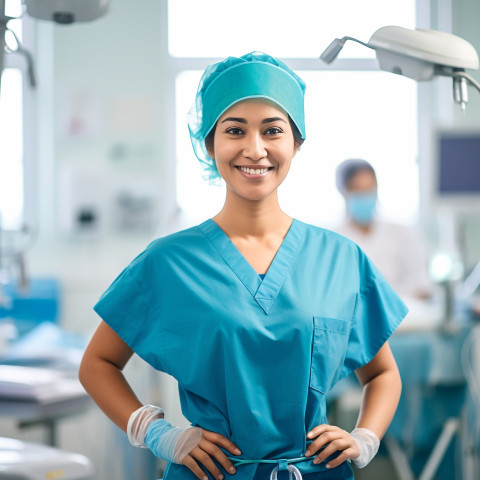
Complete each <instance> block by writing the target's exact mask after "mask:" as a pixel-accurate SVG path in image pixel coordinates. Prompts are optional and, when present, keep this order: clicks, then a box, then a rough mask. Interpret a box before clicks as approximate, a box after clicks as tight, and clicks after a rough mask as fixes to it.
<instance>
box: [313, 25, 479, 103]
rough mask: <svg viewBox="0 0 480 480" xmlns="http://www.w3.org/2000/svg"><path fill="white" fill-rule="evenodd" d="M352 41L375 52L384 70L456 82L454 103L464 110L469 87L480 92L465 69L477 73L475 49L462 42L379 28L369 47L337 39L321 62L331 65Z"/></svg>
mask: <svg viewBox="0 0 480 480" xmlns="http://www.w3.org/2000/svg"><path fill="white" fill-rule="evenodd" d="M347 40H352V41H354V42H357V43H360V44H362V45H364V46H365V47H368V48H371V49H373V50H375V53H376V56H377V59H378V63H379V65H380V68H381V69H382V70H385V71H387V72H392V73H396V74H398V75H403V76H405V77H408V78H413V79H414V80H417V81H425V80H431V79H432V78H433V77H434V76H447V77H452V78H453V99H454V101H455V102H456V103H458V104H460V105H461V107H462V109H463V110H465V104H466V103H467V102H468V90H467V84H468V83H470V84H471V85H473V86H474V87H475V88H476V89H477V90H478V91H480V83H478V82H477V81H476V80H475V79H474V78H473V77H472V76H471V75H469V74H468V73H466V72H465V69H472V70H477V69H478V55H477V52H476V50H475V48H474V47H473V46H472V45H471V44H470V43H468V42H467V41H466V40H464V39H463V38H460V37H457V36H456V35H452V34H450V33H445V32H439V31H437V30H424V29H420V28H417V29H415V30H409V29H408V28H403V27H397V26H388V27H382V28H379V29H378V30H377V31H376V32H375V33H374V34H373V35H372V36H371V38H370V40H369V41H368V43H365V42H362V41H360V40H357V39H356V38H352V37H343V38H336V39H335V40H334V41H333V42H332V43H331V44H330V45H329V46H328V47H327V48H326V49H325V51H324V52H323V53H322V55H321V56H320V58H321V59H322V60H323V61H324V62H326V63H331V62H333V60H335V58H337V55H338V54H339V53H340V50H342V48H343V46H344V45H345V42H346V41H347Z"/></svg>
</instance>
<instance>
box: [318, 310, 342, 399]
mask: <svg viewBox="0 0 480 480" xmlns="http://www.w3.org/2000/svg"><path fill="white" fill-rule="evenodd" d="M313 323H314V325H313V326H314V330H313V343H312V364H311V368H310V387H311V388H314V389H315V390H318V391H319V392H321V393H327V392H328V391H329V390H330V389H331V388H332V386H333V385H334V384H335V382H336V380H337V379H338V377H339V376H340V373H341V370H342V367H343V362H344V360H345V353H346V350H347V344H348V332H349V327H350V325H349V322H347V321H345V320H339V319H337V318H326V317H313Z"/></svg>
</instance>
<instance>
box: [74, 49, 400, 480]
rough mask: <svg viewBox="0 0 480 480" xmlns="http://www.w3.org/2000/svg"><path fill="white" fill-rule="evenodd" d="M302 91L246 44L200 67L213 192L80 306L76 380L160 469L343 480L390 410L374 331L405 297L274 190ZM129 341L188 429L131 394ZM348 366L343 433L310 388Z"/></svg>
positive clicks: (387, 364) (390, 390) (300, 118)
mask: <svg viewBox="0 0 480 480" xmlns="http://www.w3.org/2000/svg"><path fill="white" fill-rule="evenodd" d="M304 90H305V85H304V83H303V81H302V80H301V79H300V78H299V77H298V76H297V75H295V73H293V72H292V71H291V70H290V69H289V68H288V67H287V66H286V65H285V64H283V63H282V62H280V61H279V60H276V59H274V58H272V57H270V56H268V55H265V54H261V53H251V54H247V55H245V56H243V57H240V58H233V57H230V58H228V59H226V60H225V61H223V62H220V63H218V64H215V65H213V66H210V67H209V68H207V70H206V72H205V74H204V76H203V77H202V80H201V83H200V86H199V90H198V93H197V101H196V106H195V109H196V115H192V116H191V118H190V123H189V128H190V135H191V139H192V143H193V146H194V150H195V152H196V154H197V156H198V158H199V159H200V160H201V162H202V164H203V165H204V167H205V170H206V173H207V177H208V178H210V180H215V179H216V178H218V177H222V178H223V179H224V180H225V182H226V185H227V194H226V200H225V205H224V207H223V209H222V210H221V211H220V212H219V214H218V215H216V216H215V217H214V218H213V219H209V220H207V221H206V222H204V223H202V224H201V225H199V226H197V227H193V228H190V229H188V230H184V231H181V232H178V233H176V234H173V235H170V236H168V237H164V238H160V239H158V240H156V241H154V242H153V243H152V244H151V245H149V246H148V248H147V249H146V250H145V251H144V252H143V253H141V254H140V255H139V256H138V257H137V258H136V259H135V260H134V261H133V262H132V263H131V264H130V265H129V266H128V267H127V268H126V269H125V270H124V271H123V272H122V274H121V275H120V276H119V277H118V278H117V279H116V280H115V282H114V283H113V284H112V285H111V286H110V288H109V289H108V290H107V291H106V292H105V293H104V295H103V296H102V298H101V299H100V301H99V302H98V304H97V305H96V307H95V309H96V311H97V312H98V313H99V314H100V316H101V317H102V319H103V321H102V322H101V324H100V326H99V327H98V330H97V331H96V333H95V335H94V336H93V338H92V340H91V342H90V344H89V346H88V348H87V350H86V352H85V356H84V359H83V361H82V365H81V369H80V379H81V380H82V383H83V385H84V386H85V388H86V390H87V391H88V392H89V393H90V395H91V396H92V397H93V399H94V400H95V401H96V402H97V404H98V405H99V406H100V407H101V408H102V409H103V410H104V411H105V413H106V414H107V415H108V416H109V417H110V418H111V419H112V420H113V421H114V422H115V423H116V424H117V425H118V426H119V427H120V428H122V429H123V430H127V433H128V434H129V438H130V440H131V442H132V443H133V444H135V445H139V446H144V445H145V446H147V447H149V448H150V449H151V450H152V451H153V452H154V453H155V454H156V455H157V456H159V457H160V458H164V459H167V460H168V461H169V462H170V463H169V464H168V467H167V470H166V472H165V477H164V479H165V480H172V479H173V480H183V479H185V480H187V479H195V478H210V479H211V478H215V479H217V478H218V479H222V478H237V479H242V480H243V479H244V480H247V479H248V480H252V479H256V480H260V479H268V478H276V476H278V478H282V477H283V476H284V475H285V474H287V473H288V472H287V471H286V470H287V469H288V470H289V471H290V472H292V473H294V474H295V476H296V478H301V476H300V472H301V474H302V475H303V478H305V479H311V480H313V479H326V478H341V479H353V473H352V469H351V467H350V464H349V462H347V461H346V460H350V459H352V462H353V463H354V464H355V465H357V466H360V467H361V466H364V465H365V464H366V463H368V461H369V460H370V459H371V458H372V457H373V456H374V455H375V453H376V451H377V449H378V442H379V440H378V439H379V438H381V437H382V435H383V434H384V433H385V431H386V429H387V427H388V425H389V423H390V421H391V419H392V417H393V415H394V412H395V409H396V405H397V403H398V399H399V396H400V390H401V384H400V378H399V375H398V371H397V368H396V365H395V361H394V359H393V357H392V354H391V352H390V349H389V347H388V343H386V340H387V339H388V337H389V336H390V335H391V334H392V332H393V331H394V329H395V328H396V326H397V325H398V323H399V322H400V321H401V319H402V318H403V317H404V315H405V314H406V308H405V306H404V305H403V303H402V302H401V301H400V300H399V299H398V297H397V296H396V295H395V294H394V292H393V291H392V290H391V289H390V287H389V286H388V284H387V283H386V282H385V281H384V280H383V278H382V277H381V276H380V274H379V273H378V271H377V270H376V269H375V267H374V266H373V265H372V264H371V263H370V262H369V261H368V259H367V258H366V257H365V255H364V254H363V253H362V252H361V251H360V249H358V247H357V246H356V245H355V244H354V243H352V242H351V241H349V240H347V239H345V238H343V237H341V236H339V235H336V234H334V233H332V232H329V231H327V230H323V229H320V228H317V227H313V226H310V225H306V224H304V223H302V222H299V221H298V220H295V219H292V218H291V217H289V216H288V215H287V214H286V213H284V212H283V211H282V210H281V209H280V207H279V204H278V199H277V188H278V186H279V185H280V184H281V183H282V181H283V180H284V179H285V177H286V175H287V173H288V170H289V168H290V164H291V162H292V159H293V157H294V156H295V154H296V152H297V151H298V149H299V147H300V145H301V143H302V142H303V140H304V139H305V126H304V110H303V97H304ZM306 174H308V172H306ZM133 352H135V353H137V354H138V355H140V356H141V357H142V358H143V359H145V360H146V361H147V362H148V363H150V364H151V365H153V366H154V367H155V368H157V369H158V370H162V371H164V372H167V373H169V374H170V375H172V376H173V377H175V378H176V379H177V380H178V383H179V393H180V400H181V404H182V412H183V414H184V416H185V417H186V418H187V419H188V420H189V421H190V422H191V423H192V425H193V426H194V428H190V429H187V430H185V431H183V430H181V429H175V428H174V427H172V426H171V425H170V424H169V423H168V422H167V421H166V420H165V419H164V418H163V411H161V410H160V409H158V408H157V407H151V406H142V404H141V403H140V402H139V400H138V399H137V398H136V396H135V394H134V393H133V392H132V390H131V389H130V387H129V385H128V383H127V382H126V380H125V378H124V377H123V375H122V373H121V370H122V368H123V367H124V365H125V364H126V363H127V361H128V360H129V358H130V357H131V355H132V353H133ZM353 371H355V373H356V374H357V377H358V378H359V380H360V382H361V384H362V385H363V388H364V399H363V405H362V410H361V412H360V416H359V419H358V424H357V427H358V428H357V429H355V431H354V432H352V433H351V434H350V433H348V432H346V431H343V430H341V429H339V428H337V427H335V426H330V425H328V424H327V419H326V411H325V404H326V403H325V395H326V393H327V392H328V391H329V390H330V389H331V387H332V386H333V385H334V384H335V382H337V381H338V380H339V379H340V378H342V377H344V376H345V375H348V374H350V373H351V372H353ZM235 467H236V468H235ZM271 475H272V477H270V476H271Z"/></svg>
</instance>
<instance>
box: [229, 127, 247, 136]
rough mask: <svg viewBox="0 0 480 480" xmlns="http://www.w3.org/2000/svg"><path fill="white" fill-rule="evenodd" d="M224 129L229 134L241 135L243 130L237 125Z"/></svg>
mask: <svg viewBox="0 0 480 480" xmlns="http://www.w3.org/2000/svg"><path fill="white" fill-rule="evenodd" d="M225 131H226V132H227V133H229V134H231V135H242V134H243V130H242V129H241V128H238V127H231V128H228V129H227V130H225Z"/></svg>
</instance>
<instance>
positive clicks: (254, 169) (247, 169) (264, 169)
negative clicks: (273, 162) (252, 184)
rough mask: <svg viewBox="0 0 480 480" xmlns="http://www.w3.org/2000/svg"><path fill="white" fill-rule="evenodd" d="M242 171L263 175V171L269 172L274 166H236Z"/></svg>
mask: <svg viewBox="0 0 480 480" xmlns="http://www.w3.org/2000/svg"><path fill="white" fill-rule="evenodd" d="M236 168H238V169H239V170H240V171H241V172H243V173H246V174H248V175H261V174H262V173H267V172H268V171H269V170H271V169H272V168H273V167H263V168H247V167H236Z"/></svg>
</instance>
